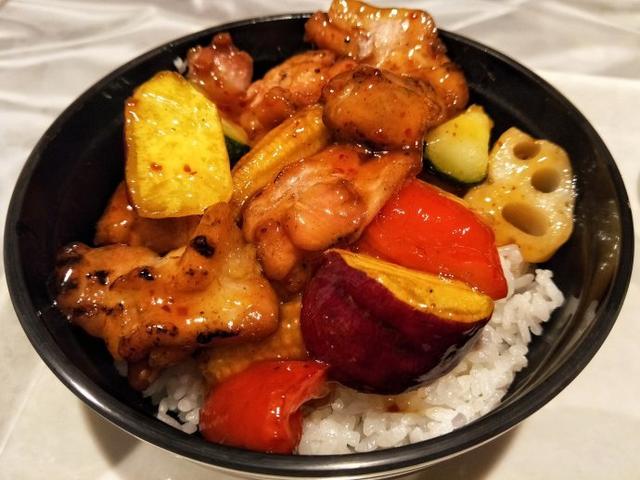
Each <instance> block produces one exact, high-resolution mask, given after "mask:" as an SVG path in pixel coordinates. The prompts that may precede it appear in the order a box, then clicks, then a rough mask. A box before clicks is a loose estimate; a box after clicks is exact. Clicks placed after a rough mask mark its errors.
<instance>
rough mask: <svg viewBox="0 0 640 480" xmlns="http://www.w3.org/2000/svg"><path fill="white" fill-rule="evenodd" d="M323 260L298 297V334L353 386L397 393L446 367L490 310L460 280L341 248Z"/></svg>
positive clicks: (315, 354)
mask: <svg viewBox="0 0 640 480" xmlns="http://www.w3.org/2000/svg"><path fill="white" fill-rule="evenodd" d="M324 260H325V262H324V263H323V265H322V266H321V267H320V269H319V270H318V272H317V273H316V275H315V276H314V277H313V278H312V279H311V282H310V283H309V285H308V286H307V289H306V290H305V293H304V296H303V300H302V315H301V326H302V334H303V336H304V342H305V345H306V346H307V348H308V349H309V353H310V354H311V355H312V357H314V358H317V359H319V360H321V361H323V362H326V363H328V364H329V365H331V369H330V373H329V374H330V377H331V378H332V379H334V380H337V381H339V382H341V383H344V384H345V385H348V386H350V387H353V388H357V389H359V390H364V391H370V392H375V393H400V392H402V391H404V390H405V389H406V388H408V387H410V386H412V385H415V384H418V383H421V382H423V381H428V380H432V379H434V378H436V377H438V376H440V375H443V374H445V373H446V372H448V371H449V370H450V369H451V368H453V367H454V366H455V364H456V363H457V361H458V359H459V358H461V355H462V354H463V353H464V352H466V351H467V348H468V347H467V346H468V345H471V343H470V340H471V339H472V338H474V337H475V334H476V333H477V332H478V331H479V330H480V329H481V327H483V326H484V325H485V324H486V323H487V321H488V320H489V318H490V317H491V313H492V312H493V301H492V300H491V298H489V297H488V296H486V295H483V294H481V293H478V292H475V291H473V290H472V289H471V288H470V287H469V286H467V285H466V284H464V283H462V282H458V281H455V280H447V279H443V278H441V277H439V276H436V275H431V274H428V273H423V272H418V271H416V270H409V269H408V268H404V267H401V266H398V265H395V264H393V263H389V262H385V261H383V260H378V259H376V258H373V257H370V256H368V255H362V254H356V253H353V252H349V251H346V250H338V249H334V250H329V251H328V252H327V253H326V254H325V257H324Z"/></svg>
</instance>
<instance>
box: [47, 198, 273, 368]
mask: <svg viewBox="0 0 640 480" xmlns="http://www.w3.org/2000/svg"><path fill="white" fill-rule="evenodd" d="M57 265H58V266H57V270H56V279H57V282H58V285H59V293H58V297H57V304H58V307H59V308H60V309H61V310H62V312H63V313H64V314H66V315H67V316H68V317H69V319H70V320H71V321H72V322H74V323H76V324H78V325H79V326H81V327H82V328H84V329H85V330H86V331H87V332H88V333H89V334H91V335H93V336H97V337H100V338H103V339H104V340H105V342H106V344H107V346H108V348H109V351H110V352H111V354H112V355H113V357H114V358H115V359H124V360H126V361H128V362H130V363H133V364H137V362H141V361H145V360H146V361H147V363H148V364H149V365H150V366H151V367H153V366H157V367H164V366H167V364H168V363H171V361H173V360H176V359H180V358H182V357H184V355H188V354H190V353H192V352H193V351H195V350H196V349H197V348H200V347H206V346H209V345H212V344H217V343H234V342H242V341H246V340H255V339H259V338H262V337H265V336H266V335H268V334H270V333H271V332H273V331H274V330H275V329H276V328H277V325H278V299H277V297H276V295H275V293H274V291H273V289H272V288H271V286H270V285H269V283H268V282H267V281H266V280H265V279H264V278H263V276H262V274H261V272H260V269H259V267H258V264H257V262H256V257H255V249H254V247H253V246H251V245H248V244H246V243H245V242H244V240H243V238H242V233H241V232H240V230H239V228H238V227H237V226H236V224H235V222H234V220H233V218H232V216H231V212H230V208H229V206H228V205H227V204H223V203H220V204H216V205H214V206H212V207H210V208H209V209H208V210H207V211H206V212H205V214H204V215H203V217H202V219H201V221H200V223H199V225H198V227H197V228H196V230H195V232H194V233H193V235H192V237H191V239H190V241H189V242H188V245H187V246H186V247H184V248H182V249H179V250H176V251H174V252H171V253H169V254H168V255H166V256H164V257H160V256H158V255H156V254H155V253H154V252H153V251H151V250H149V249H147V248H144V247H130V246H126V245H111V246H106V247H100V248H89V247H87V246H86V245H82V244H74V245H71V246H69V247H67V248H65V249H63V251H62V252H61V254H60V255H59V257H58V260H57Z"/></svg>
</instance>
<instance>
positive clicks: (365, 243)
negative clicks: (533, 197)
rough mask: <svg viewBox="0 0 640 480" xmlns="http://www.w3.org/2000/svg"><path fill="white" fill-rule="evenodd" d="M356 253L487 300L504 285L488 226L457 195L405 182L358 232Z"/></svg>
mask: <svg viewBox="0 0 640 480" xmlns="http://www.w3.org/2000/svg"><path fill="white" fill-rule="evenodd" d="M356 249H357V250H358V251H361V252H363V253H368V254H369V255H372V256H377V257H379V258H382V259H385V260H388V261H390V262H393V263H397V264H399V265H402V266H404V267H407V268H413V269H416V270H421V271H424V272H428V273H432V274H440V275H443V276H446V277H451V278H455V279H457V280H462V281H463V282H466V283H468V284H469V285H471V286H472V287H475V288H477V289H478V290H479V291H481V292H483V293H485V294H487V295H489V296H490V297H491V298H493V299H499V298H503V297H505V296H506V295H507V282H506V280H505V278H504V274H503V272H502V266H501V265H500V258H499V256H498V251H497V249H496V244H495V236H494V233H493V230H492V229H491V227H489V226H488V225H487V224H486V223H484V221H483V220H482V219H481V218H480V217H479V216H478V215H476V214H475V213H474V212H472V211H471V210H470V209H469V208H467V207H466V206H465V205H464V202H463V201H462V200H461V199H458V198H457V197H452V196H451V195H450V194H448V193H446V192H444V191H442V190H440V189H438V188H436V187H434V186H432V185H429V184H428V183H425V182H422V181H420V180H411V181H409V182H407V184H406V185H405V186H404V187H403V188H402V190H400V191H399V192H398V193H397V194H396V195H395V196H394V197H392V198H391V199H390V200H389V201H388V202H387V204H386V205H385V206H384V207H383V208H382V210H381V211H380V213H379V214H378V215H377V217H376V218H375V219H374V220H373V222H372V223H371V224H370V225H369V226H368V227H367V229H366V230H365V231H364V234H363V236H362V238H361V239H360V241H359V243H358V244H357V246H356Z"/></svg>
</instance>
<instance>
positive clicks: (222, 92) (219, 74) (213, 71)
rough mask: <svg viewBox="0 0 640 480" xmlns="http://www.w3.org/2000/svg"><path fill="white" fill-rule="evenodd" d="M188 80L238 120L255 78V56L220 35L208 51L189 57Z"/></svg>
mask: <svg viewBox="0 0 640 480" xmlns="http://www.w3.org/2000/svg"><path fill="white" fill-rule="evenodd" d="M187 66H188V70H187V78H188V79H189V80H190V81H191V82H192V83H194V84H195V85H197V86H198V87H200V88H201V89H202V90H203V91H204V92H205V94H206V95H207V96H208V97H209V98H210V99H211V100H212V101H213V102H214V103H215V104H216V105H217V106H218V108H220V109H221V110H223V111H225V112H227V114H229V115H230V116H232V117H234V116H236V115H238V114H239V113H240V111H241V110H242V108H243V106H244V98H245V95H246V91H247V88H249V85H250V84H251V77H252V76H253V59H252V58H251V55H249V54H248V53H246V52H243V51H242V50H240V49H238V48H237V47H236V46H235V45H234V44H233V41H232V40H231V35H229V34H228V33H219V34H217V35H216V36H215V37H213V40H212V42H211V45H209V46H207V47H201V46H197V47H194V48H192V49H191V50H189V53H188V54H187Z"/></svg>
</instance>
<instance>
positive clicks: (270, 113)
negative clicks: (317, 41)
mask: <svg viewBox="0 0 640 480" xmlns="http://www.w3.org/2000/svg"><path fill="white" fill-rule="evenodd" d="M355 66H356V62H354V61H353V60H349V59H342V60H338V58H337V55H336V54H335V53H333V52H331V51H329V50H312V51H309V52H304V53H300V54H298V55H294V56H292V57H290V58H288V59H287V60H285V61H284V62H282V63H281V64H280V65H278V66H276V67H274V68H272V69H271V70H269V71H268V72H267V73H266V74H265V76H264V77H263V78H262V79H261V80H256V81H255V82H253V83H252V84H251V86H250V87H249V89H248V91H247V97H246V101H247V107H246V108H245V110H244V111H243V113H242V114H241V115H240V118H239V122H240V124H241V125H242V126H243V127H244V128H245V130H246V131H247V132H248V133H249V136H250V137H251V138H253V139H255V140H258V139H259V138H260V137H262V136H263V135H264V134H265V133H266V132H268V131H269V130H271V129H272V128H273V127H275V126H277V125H279V124H280V123H282V122H283V121H284V120H286V119H287V118H289V117H290V116H291V115H293V114H294V113H295V112H297V111H298V110H300V109H302V108H304V107H307V106H309V105H313V104H315V103H318V101H319V100H320V95H321V93H322V88H323V87H324V86H325V85H326V83H327V82H328V81H329V80H330V79H331V78H332V77H334V76H335V75H337V74H339V73H342V72H344V71H347V70H350V69H352V68H354V67H355Z"/></svg>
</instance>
